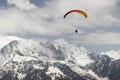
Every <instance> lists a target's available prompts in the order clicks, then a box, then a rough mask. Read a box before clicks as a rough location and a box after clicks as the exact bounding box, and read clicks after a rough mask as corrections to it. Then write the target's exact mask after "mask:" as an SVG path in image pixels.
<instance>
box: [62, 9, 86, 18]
mask: <svg viewBox="0 0 120 80" xmlns="http://www.w3.org/2000/svg"><path fill="white" fill-rule="evenodd" d="M73 12H77V13H79V14H82V15H83V16H84V17H85V18H87V14H86V13H85V12H84V11H82V10H71V11H68V12H67V13H66V14H65V15H64V17H63V18H65V17H66V16H67V15H68V14H70V13H73Z"/></svg>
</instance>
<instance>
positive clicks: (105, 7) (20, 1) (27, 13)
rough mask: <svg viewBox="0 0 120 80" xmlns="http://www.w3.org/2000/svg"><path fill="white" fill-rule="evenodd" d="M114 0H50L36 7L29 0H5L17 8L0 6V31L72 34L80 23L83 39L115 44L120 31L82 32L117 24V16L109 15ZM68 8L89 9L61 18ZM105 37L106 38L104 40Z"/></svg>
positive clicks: (56, 34)
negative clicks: (83, 15) (82, 14)
mask: <svg viewBox="0 0 120 80" xmlns="http://www.w3.org/2000/svg"><path fill="white" fill-rule="evenodd" d="M117 1H118V0H109V1H108V0H87V1H85V0H51V1H47V2H45V6H42V7H39V8H38V7H36V6H35V5H33V4H32V3H30V2H29V0H8V4H9V5H11V4H14V5H16V7H18V8H14V7H10V8H8V9H5V10H3V9H2V10H0V12H1V13H0V34H16V33H19V34H22V35H27V34H34V35H44V36H45V35H49V36H51V35H52V36H59V35H64V34H73V32H74V30H75V29H76V28H78V27H79V28H80V29H79V30H80V34H79V36H82V35H83V37H82V40H85V42H87V44H117V43H119V38H118V37H119V35H118V34H119V33H111V32H103V33H98V32H96V33H94V32H93V33H89V35H86V34H83V33H86V32H87V31H89V29H93V30H94V29H97V28H98V27H99V28H104V27H107V28H109V27H113V26H114V28H115V26H118V25H120V24H119V23H120V19H119V17H115V16H113V15H112V12H115V11H116V8H117V7H116V5H117ZM71 9H82V10H84V11H85V12H87V13H88V19H85V18H84V17H82V16H80V15H79V14H72V15H68V17H67V18H66V19H63V15H64V14H65V13H66V12H67V11H68V10H71ZM8 13H9V14H8ZM76 26H78V27H76ZM83 28H86V29H83ZM114 28H113V29H114ZM110 35H112V36H114V41H110V39H111V36H110ZM70 36H71V35H70ZM106 37H107V40H104V39H106ZM94 38H96V39H94ZM108 39H109V40H108ZM112 40H113V39H112Z"/></svg>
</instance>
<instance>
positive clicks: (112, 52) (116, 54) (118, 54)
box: [100, 50, 120, 60]
mask: <svg viewBox="0 0 120 80" xmlns="http://www.w3.org/2000/svg"><path fill="white" fill-rule="evenodd" d="M100 55H107V56H109V57H110V58H113V59H114V60H118V59H120V51H119V50H118V51H115V50H110V51H106V52H101V54H100Z"/></svg>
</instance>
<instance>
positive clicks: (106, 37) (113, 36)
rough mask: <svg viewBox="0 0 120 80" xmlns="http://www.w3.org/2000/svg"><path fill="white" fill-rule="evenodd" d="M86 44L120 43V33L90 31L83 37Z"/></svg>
mask: <svg viewBox="0 0 120 80" xmlns="http://www.w3.org/2000/svg"><path fill="white" fill-rule="evenodd" d="M83 38H84V41H83V43H84V44H92V45H98V44H99V45H104V44H105V45H110V44H111V45H112V44H120V33H115V32H96V33H90V34H88V35H86V36H84V37H83Z"/></svg>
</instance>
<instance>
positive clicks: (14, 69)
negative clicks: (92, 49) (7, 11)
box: [0, 35, 120, 80]
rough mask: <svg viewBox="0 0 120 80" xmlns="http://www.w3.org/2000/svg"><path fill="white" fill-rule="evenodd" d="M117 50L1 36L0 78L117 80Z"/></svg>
mask: <svg viewBox="0 0 120 80" xmlns="http://www.w3.org/2000/svg"><path fill="white" fill-rule="evenodd" d="M119 69H120V51H114V50H111V51H106V52H101V53H100V54H95V53H89V52H88V51H87V50H86V49H85V48H84V47H82V46H79V45H77V44H72V43H69V42H67V41H66V40H64V39H56V40H51V41H48V40H44V39H43V40H42V39H41V40H35V39H23V38H19V37H16V36H3V35H1V36H0V80H120V70H119Z"/></svg>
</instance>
